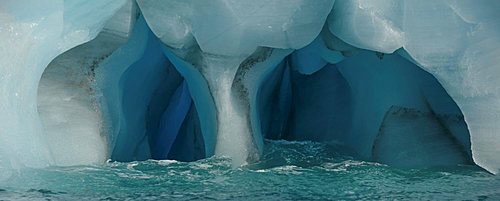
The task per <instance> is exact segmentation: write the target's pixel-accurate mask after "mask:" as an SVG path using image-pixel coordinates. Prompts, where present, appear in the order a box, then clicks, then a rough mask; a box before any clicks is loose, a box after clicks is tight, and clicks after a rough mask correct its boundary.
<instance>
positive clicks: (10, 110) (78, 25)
mask: <svg viewBox="0 0 500 201" xmlns="http://www.w3.org/2000/svg"><path fill="white" fill-rule="evenodd" d="M124 3H125V1H113V2H111V1H92V2H91V3H90V2H89V1H50V2H41V1H29V0H24V1H17V0H16V1H10V0H7V1H2V7H1V8H0V13H1V14H0V21H1V23H0V38H2V40H0V47H1V58H0V86H2V87H1V88H0V94H1V95H0V102H1V104H0V110H1V111H2V113H1V114H0V122H1V123H0V127H1V130H0V147H1V148H0V158H1V163H2V164H1V166H4V167H13V168H19V167H23V166H30V167H41V166H46V165H49V164H54V158H53V156H52V155H51V154H50V148H49V147H48V144H47V143H48V142H47V139H45V138H44V132H43V129H42V125H41V123H40V118H39V115H38V113H37V90H38V83H39V80H40V77H41V76H42V73H43V71H44V69H45V68H46V67H47V65H48V64H49V63H50V61H51V60H52V59H54V58H55V57H56V56H57V55H58V54H61V53H63V52H65V51H66V50H68V49H70V48H72V47H75V46H77V45H79V44H81V43H84V42H86V41H89V40H91V39H92V38H94V37H95V36H96V35H97V34H98V33H99V32H100V30H101V29H102V28H103V26H104V24H105V22H106V21H107V20H108V19H109V18H110V17H112V16H113V14H114V13H115V12H116V11H117V10H118V9H119V8H120V7H121V6H122V5H123V4H124ZM83 16H85V17H83ZM92 162H96V161H92Z"/></svg>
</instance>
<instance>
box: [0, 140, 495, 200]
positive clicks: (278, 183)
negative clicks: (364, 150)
mask: <svg viewBox="0 0 500 201" xmlns="http://www.w3.org/2000/svg"><path fill="white" fill-rule="evenodd" d="M265 153H266V154H265V155H264V156H263V159H262V161H261V162H259V163H256V164H252V165H247V166H244V167H241V168H232V167H231V161H230V160H229V159H225V158H215V157H214V158H209V159H205V160H200V161H197V162H191V163H184V162H177V161H144V162H131V163H118V162H109V163H107V164H105V165H103V166H79V167H52V168H46V169H27V170H22V171H19V172H16V173H14V175H13V176H12V177H11V178H10V179H9V180H7V181H4V182H0V200H11V199H24V200H84V199H86V200H88V199H90V200H138V199H141V200H142V199H144V200H158V199H162V200H328V199H330V200H360V199H366V200H371V199H390V200H395V199H397V200H401V199H411V200H417V199H418V200H447V199H451V200H500V177H499V176H493V175H491V174H489V173H486V172H484V171H482V170H481V169H479V168H477V167H474V166H460V167H456V168H450V169H420V170H403V169H397V168H392V167H388V166H385V165H381V164H377V163H371V162H363V161H359V160H354V159H352V158H350V157H347V156H342V155H340V154H336V152H335V146H333V145H328V144H321V143H313V142H284V141H270V142H266V152H265Z"/></svg>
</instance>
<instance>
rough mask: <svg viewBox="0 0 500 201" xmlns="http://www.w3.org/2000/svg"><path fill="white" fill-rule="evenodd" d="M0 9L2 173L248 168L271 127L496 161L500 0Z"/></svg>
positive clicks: (223, 1) (430, 158) (407, 156)
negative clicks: (198, 165) (152, 164)
mask: <svg viewBox="0 0 500 201" xmlns="http://www.w3.org/2000/svg"><path fill="white" fill-rule="evenodd" d="M0 5H1V6H0V53H1V54H0V111H1V113H0V129H1V130H0V168H1V169H0V171H1V172H2V174H0V179H1V178H2V177H5V175H7V176H8V174H9V173H8V172H9V171H4V170H8V169H12V168H20V167H24V166H28V167H41V166H46V165H78V164H95V163H102V162H104V161H105V160H106V159H112V160H117V161H132V160H146V159H150V158H153V159H176V160H182V161H193V160H197V159H201V158H205V157H210V156H212V155H218V156H227V157H230V158H231V159H232V160H233V163H234V164H235V165H241V164H245V163H248V162H253V161H256V160H258V159H259V156H260V155H261V154H262V152H265V150H263V145H262V144H263V140H264V139H265V138H267V139H286V140H313V141H326V142H331V143H335V144H336V146H337V147H338V149H339V150H341V151H343V152H345V153H348V154H352V155H355V156H356V157H359V158H362V159H365V160H371V161H376V162H381V163H385V164H389V165H394V166H398V167H434V166H455V165H457V164H472V163H474V164H477V165H479V166H480V167H483V168H485V169H486V170H488V171H490V172H492V173H498V171H499V168H500V160H499V158H498V157H497V156H498V155H499V154H500V146H499V145H500V135H499V134H498V133H499V132H500V127H499V126H498V124H497V123H496V122H497V121H498V116H499V114H500V109H499V108H500V87H499V86H500V78H499V77H498V76H497V75H498V74H499V73H500V70H499V69H500V68H498V63H500V49H499V47H500V37H499V36H500V33H499V32H500V14H499V13H498V12H497V11H498V9H500V3H498V2H494V1H487V0H479V1H478V0H464V1H455V0H422V1H411V0H376V1H374V0H336V1H334V0H316V1H308V0H275V1H265V0H256V1H230V0H213V1H196V0H169V1H163V0H136V1H133V0H120V1H101V0H99V1H69V0H67V1H62V0H61V1H51V2H43V3H42V2H40V1H30V0H21V1H19V0H16V1H14V0H5V1H2V2H0ZM94 38H95V39H94ZM89 41H90V42H89ZM82 44H83V45H82Z"/></svg>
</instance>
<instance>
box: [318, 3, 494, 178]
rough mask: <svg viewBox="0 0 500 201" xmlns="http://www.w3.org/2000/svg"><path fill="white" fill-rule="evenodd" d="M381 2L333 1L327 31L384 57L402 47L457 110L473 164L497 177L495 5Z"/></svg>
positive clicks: (402, 52) (407, 55)
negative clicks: (461, 115)
mask: <svg viewBox="0 0 500 201" xmlns="http://www.w3.org/2000/svg"><path fill="white" fill-rule="evenodd" d="M383 2H384V3H380V2H378V1H365V0H357V1H337V2H336V4H335V6H334V8H333V11H332V14H331V15H330V17H329V19H328V24H329V28H330V31H331V32H332V33H333V34H335V35H336V36H337V37H339V38H341V39H343V40H345V41H346V42H347V43H350V44H352V45H354V46H356V47H359V48H364V49H369V50H374V51H379V52H386V53H391V52H394V51H395V50H396V49H399V48H401V47H402V48H404V51H400V53H401V54H402V55H404V56H406V57H407V58H408V59H410V60H411V61H413V62H414V63H415V64H417V65H419V66H420V67H422V68H423V69H424V70H426V71H428V72H429V73H431V74H432V75H434V76H435V77H436V79H437V80H438V81H439V82H440V83H441V84H442V85H443V87H444V88H445V89H446V91H447V92H448V93H449V94H450V96H451V97H452V98H453V100H454V101H455V102H456V103H457V105H458V107H460V109H461V111H462V112H463V114H464V118H465V121H466V122H467V126H468V129H469V131H470V136H471V147H472V156H473V159H474V162H475V163H476V164H478V165H479V166H481V167H483V168H485V169H487V170H488V171H490V172H493V173H498V171H499V167H500V160H498V157H497V156H498V154H499V153H500V146H498V144H499V143H500V137H499V136H500V135H498V131H499V130H500V129H499V127H498V124H497V123H496V121H497V119H498V114H499V112H500V111H499V109H498V108H500V107H499V101H498V100H499V98H498V94H499V92H500V88H499V87H498V86H499V85H498V83H499V81H500V79H498V76H493V75H496V74H498V68H497V66H496V65H497V64H498V63H499V62H498V59H499V58H500V57H499V56H498V55H499V54H500V53H499V47H500V46H499V44H500V39H499V38H498V35H499V32H500V26H499V25H500V24H499V23H498V19H500V16H499V14H498V12H497V10H498V8H499V7H500V4H499V2H490V1H472V0H467V1H448V0H439V1H418V2H417V1H410V0H408V1H392V0H388V1H383ZM368 35H371V36H373V37H365V36H368ZM392 39H396V40H392ZM388 40H390V41H391V43H385V42H384V41H388Z"/></svg>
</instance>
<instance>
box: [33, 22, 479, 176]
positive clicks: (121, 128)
mask: <svg viewBox="0 0 500 201" xmlns="http://www.w3.org/2000/svg"><path fill="white" fill-rule="evenodd" d="M135 26H136V27H135V29H134V32H133V33H132V36H131V37H130V38H128V39H126V38H120V37H117V36H116V35H113V34H110V33H107V32H101V34H99V35H98V36H97V37H96V38H95V39H94V40H92V41H90V42H87V43H85V44H82V45H80V46H77V47H75V48H73V49H71V50H69V51H67V52H65V53H63V54H61V55H59V56H58V57H57V58H55V59H54V60H53V61H52V62H51V63H50V64H49V65H48V67H47V68H46V69H45V71H44V73H43V76H42V78H41V80H40V83H39V88H38V113H39V115H40V118H41V120H42V124H43V128H44V132H43V133H44V136H45V139H46V141H47V142H48V144H49V149H50V152H51V154H52V157H53V158H54V161H55V163H56V164H57V165H75V164H88V163H95V162H96V161H105V160H107V159H109V158H111V159H112V160H116V161H133V160H147V159H151V158H153V159H175V160H181V161H194V160H198V159H201V158H205V157H210V156H211V154H210V153H209V151H207V149H208V148H207V147H210V146H214V145H213V144H214V142H210V140H208V139H207V138H206V137H204V134H203V132H206V131H204V130H203V128H204V127H203V126H201V125H200V122H201V120H203V118H200V116H199V112H198V110H197V108H196V106H195V104H194V100H193V97H192V94H191V92H190V90H189V88H188V84H189V82H190V80H189V79H185V77H184V76H183V75H181V73H179V71H178V69H176V67H175V66H174V65H173V63H172V61H171V60H170V59H169V58H168V56H166V55H165V52H164V48H165V46H164V45H163V44H162V43H161V41H159V40H158V39H157V38H156V37H155V36H154V35H153V34H152V33H151V31H149V29H148V27H147V25H146V24H145V22H141V21H138V22H137V23H136V25H135ZM299 52H300V50H298V51H295V52H293V53H291V54H290V55H288V56H286V57H285V58H284V59H283V60H282V61H281V62H280V63H279V65H277V66H276V67H275V68H274V70H273V71H272V72H271V73H269V74H268V75H266V77H265V79H262V80H263V81H262V83H260V84H257V85H256V86H258V92H257V94H258V96H257V100H249V101H256V102H257V104H255V105H256V106H257V107H255V108H249V110H252V111H255V112H254V113H252V114H256V115H257V119H258V120H259V122H258V126H259V128H260V132H257V131H255V130H253V129H254V127H252V126H251V125H250V126H249V127H250V128H245V129H243V130H248V129H251V131H252V132H253V133H258V134H259V135H262V136H263V138H265V139H273V140H298V141H304V140H309V141H320V142H330V143H334V144H336V146H338V147H339V150H341V151H344V152H346V153H348V154H352V155H355V156H356V157H360V158H362V159H364V160H370V161H376V162H381V163H385V164H389V165H394V166H399V167H428V166H448V165H456V164H471V163H472V159H471V148H470V136H469V132H468V129H467V125H466V124H465V121H464V118H463V115H462V113H461V111H460V109H459V108H458V106H457V105H456V103H455V102H454V101H453V100H452V99H451V97H450V96H449V95H448V94H447V93H446V91H445V90H444V89H443V87H442V86H441V85H440V84H439V82H438V81H437V80H436V79H435V78H434V77H433V76H432V75H431V74H429V73H427V72H425V71H424V70H422V69H421V68H420V67H418V66H416V65H415V64H413V63H412V62H410V61H409V60H408V59H406V58H405V57H404V56H405V52H404V50H398V52H396V53H394V54H382V53H376V52H373V51H367V50H356V51H354V52H350V53H349V54H347V53H345V52H344V57H345V58H344V59H343V60H342V61H341V62H339V63H336V64H328V63H327V62H325V64H324V66H322V67H321V68H320V69H319V70H318V71H316V72H314V73H306V74H304V73H301V72H300V70H298V69H300V68H302V66H301V65H304V64H305V65H307V62H304V61H311V62H316V61H314V60H315V58H308V55H301V54H300V53H299ZM401 55H403V56H401ZM220 69H221V70H222V71H224V72H217V73H213V77H212V78H207V77H205V79H207V81H208V82H213V83H211V86H217V87H219V88H217V89H210V90H212V91H209V92H208V93H210V94H212V95H214V93H215V95H217V92H214V90H215V91H219V93H222V92H228V91H230V90H232V89H231V88H232V87H237V85H235V84H234V83H232V82H227V80H224V79H217V75H223V74H224V73H225V70H226V69H224V68H220ZM227 70H228V71H230V70H234V69H227ZM230 74H231V75H234V76H236V75H235V74H237V73H230ZM233 79H234V77H232V78H231V80H233ZM226 88H227V89H226ZM224 89H225V90H224ZM221 90H222V91H221ZM228 97H230V96H228ZM232 97H233V98H234V97H235V98H241V97H238V95H235V94H233V95H232ZM215 104H216V107H218V108H219V109H221V108H222V109H224V108H225V107H226V106H228V105H225V104H223V103H220V102H216V103H215ZM228 107H229V106H228ZM227 109H231V108H227ZM221 111H224V110H217V111H214V112H216V113H217V114H215V115H218V116H219V118H218V119H219V120H220V119H221V115H222V117H224V116H223V115H225V113H224V112H221ZM232 119H233V120H234V118H232ZM249 119H251V118H249ZM224 122H226V123H231V118H230V119H228V120H227V121H224ZM215 123H221V122H215ZM249 123H250V124H255V123H256V122H254V121H252V122H249ZM234 125H243V126H248V125H247V124H239V123H238V124H232V125H226V126H228V127H227V128H234ZM222 127H224V126H222ZM219 128H220V127H219ZM237 130H238V129H237V128H236V129H235V132H238V131H237ZM229 134H231V132H229ZM215 137H219V136H215ZM219 146H220V145H219ZM223 146H231V144H224V145H223ZM226 148H228V147H226ZM240 148H242V147H238V146H237V145H235V146H234V147H230V148H229V150H233V149H240ZM263 151H264V152H265V151H266V150H263Z"/></svg>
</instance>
